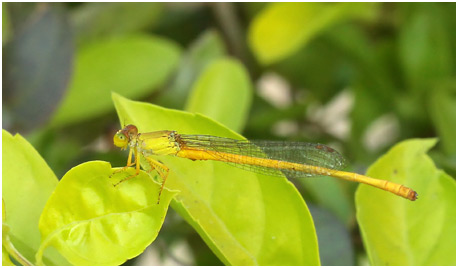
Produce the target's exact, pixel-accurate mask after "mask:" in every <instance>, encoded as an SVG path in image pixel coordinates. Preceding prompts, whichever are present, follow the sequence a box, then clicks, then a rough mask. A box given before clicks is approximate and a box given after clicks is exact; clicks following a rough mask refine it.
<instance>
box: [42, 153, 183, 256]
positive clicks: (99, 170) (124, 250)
mask: <svg viewBox="0 0 458 268" xmlns="http://www.w3.org/2000/svg"><path fill="white" fill-rule="evenodd" d="M133 172H134V170H129V172H120V173H117V174H116V175H115V176H112V177H111V178H110V176H111V175H112V174H113V169H112V168H111V166H110V164H109V163H107V162H101V161H94V162H87V163H84V164H81V165H79V166H76V167H74V168H72V169H71V170H70V171H69V172H67V174H65V176H64V177H63V178H62V180H61V181H60V182H59V184H58V186H57V187H56V189H55V191H54V192H53V194H52V196H51V198H50V199H49V201H48V202H47V203H46V206H45V208H44V210H43V214H42V215H41V217H40V223H39V227H40V231H41V233H42V237H43V242H42V244H41V247H40V250H39V251H38V253H37V256H36V258H37V262H38V263H39V264H43V263H41V254H43V252H44V250H45V249H46V248H47V247H49V246H52V247H54V248H55V249H57V250H58V251H59V252H60V253H61V254H62V255H63V256H65V257H66V258H67V260H68V261H69V262H70V263H72V264H74V265H119V264H122V263H123V262H125V261H126V260H127V259H130V258H133V257H135V256H137V255H139V254H140V253H142V252H143V251H144V250H145V248H146V247H147V246H148V245H149V244H151V242H152V241H153V240H154V239H155V238H156V236H157V234H158V233H159V230H160V228H161V226H162V223H163V222H164V218H165V214H166V213H167V209H168V206H169V203H170V200H171V199H172V197H173V196H174V194H175V193H174V192H171V191H169V190H167V189H165V190H164V191H163V193H162V195H161V202H160V203H159V204H157V193H159V189H160V184H158V183H155V182H154V181H153V180H152V179H151V177H150V176H148V175H147V174H146V173H145V172H143V171H142V172H141V174H139V175H138V176H137V177H135V179H131V180H128V181H125V182H123V183H121V184H119V185H118V186H116V187H114V186H113V185H114V184H115V183H117V182H119V180H121V179H123V178H125V177H126V176H128V174H132V173H133ZM125 173H128V174H125Z"/></svg>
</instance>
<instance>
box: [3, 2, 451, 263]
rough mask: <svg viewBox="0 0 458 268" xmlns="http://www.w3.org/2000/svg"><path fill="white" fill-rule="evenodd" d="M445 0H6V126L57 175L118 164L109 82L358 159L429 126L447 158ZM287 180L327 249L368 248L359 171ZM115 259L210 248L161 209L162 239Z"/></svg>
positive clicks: (442, 159) (240, 127) (444, 162)
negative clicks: (361, 224)
mask: <svg viewBox="0 0 458 268" xmlns="http://www.w3.org/2000/svg"><path fill="white" fill-rule="evenodd" d="M455 6H456V4H455V3H305V4H303V3H268V4H266V3H66V4H58V3H53V4H47V3H35V4H34V3H2V14H3V21H2V29H3V36H2V37H3V39H2V44H3V59H2V60H3V91H2V97H3V102H2V112H3V116H2V127H3V128H4V129H6V130H8V131H9V132H11V133H13V134H14V133H20V134H21V135H23V136H25V137H26V139H27V140H29V141H30V142H31V143H32V144H33V146H34V147H35V148H36V149H37V150H38V151H39V153H40V154H41V155H42V156H43V158H44V159H45V160H46V161H47V163H48V164H49V165H50V167H51V168H52V170H53V171H54V172H55V173H56V175H57V177H59V178H61V177H62V176H63V174H65V173H66V172H67V171H68V170H69V169H70V168H72V167H73V166H75V165H78V164H80V163H83V162H86V161H89V160H105V161H109V162H111V163H112V165H113V166H123V165H125V162H126V155H125V153H121V152H119V150H117V149H115V148H114V146H113V145H112V137H113V134H114V133H115V131H116V130H117V129H118V128H120V123H119V120H118V118H117V116H116V113H115V110H114V106H113V103H112V100H111V92H112V91H114V92H117V93H119V94H121V95H123V96H125V97H128V98H131V99H136V100H142V101H145V102H150V103H154V104H157V105H161V106H164V107H168V108H174V109H180V110H187V111H192V112H200V113H203V114H205V115H207V116H209V117H211V118H214V119H215V120H218V121H220V122H221V123H223V124H225V125H226V126H228V127H229V128H231V129H233V130H235V131H237V132H239V133H242V134H243V135H244V136H245V137H247V138H248V139H252V140H255V139H269V140H290V141H308V142H319V143H324V144H328V145H331V146H333V147H334V148H336V149H337V150H339V151H340V152H341V153H342V154H343V155H345V156H346V158H347V159H348V163H349V170H353V171H356V172H359V173H364V172H365V169H366V167H367V166H368V165H370V164H371V163H372V162H373V161H375V160H376V159H377V158H378V157H380V156H381V155H382V154H383V153H385V152H386V151H387V150H388V149H389V148H390V147H391V146H392V145H394V144H395V143H397V142H399V141H401V140H404V139H408V138H421V137H439V143H438V146H436V147H435V148H434V150H433V151H431V153H430V156H431V157H432V158H433V159H434V160H435V163H436V165H437V166H438V167H439V168H442V169H444V170H445V171H446V172H447V173H449V174H456V172H455V169H456V164H455V163H456V77H455V73H456V67H455V66H456V63H455V58H456V53H455V51H456V43H455V40H456V29H455V21H456V13H455V10H456V9H455ZM228 115H230V116H228ZM234 117H236V118H237V120H233V118H234ZM151 120H154V118H151ZM125 123H129V122H125ZM188 134H205V133H188ZM294 183H295V184H296V186H297V187H298V189H299V191H300V192H301V193H302V194H303V196H304V199H305V200H306V202H307V205H308V206H309V208H310V210H311V212H312V215H313V218H314V221H315V226H316V228H317V233H318V239H319V245H320V258H321V262H322V264H323V265H365V264H368V262H367V256H366V254H365V252H364V248H363V245H362V242H361V237H360V234H359V231H358V227H357V224H356V220H355V211H354V205H353V202H354V201H353V196H354V191H355V189H356V186H357V185H355V184H351V183H346V182H343V183H341V182H336V181H335V180H334V179H328V178H322V179H310V180H301V181H294ZM279 202H281V201H280V200H279ZM126 264H130V265H140V264H148V265H160V264H162V265H165V264H175V265H219V264H221V262H220V261H219V260H218V259H217V258H216V257H215V256H214V255H213V253H212V252H211V251H210V250H209V249H208V247H207V246H206V245H205V243H204V242H203V241H202V240H201V239H200V237H199V236H198V234H197V233H196V232H195V231H194V230H193V229H192V228H191V227H190V226H189V225H188V224H187V223H186V222H184V220H183V219H181V218H180V216H178V215H177V214H176V213H175V212H174V211H172V210H170V211H169V213H168V216H167V219H166V222H165V224H164V227H163V229H162V230H161V232H160V234H159V236H158V238H157V240H156V241H155V242H154V243H153V244H152V245H151V246H150V247H149V248H148V249H147V250H146V251H145V253H144V254H142V255H141V256H139V257H138V258H136V259H133V260H130V261H128V262H127V263H126Z"/></svg>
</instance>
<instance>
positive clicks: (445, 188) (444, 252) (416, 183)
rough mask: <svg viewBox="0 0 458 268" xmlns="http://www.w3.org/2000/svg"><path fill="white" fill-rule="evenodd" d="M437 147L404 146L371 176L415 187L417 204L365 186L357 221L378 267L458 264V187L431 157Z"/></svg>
mask: <svg viewBox="0 0 458 268" xmlns="http://www.w3.org/2000/svg"><path fill="white" fill-rule="evenodd" d="M435 143H436V140H435V139H424V140H420V139H417V140H408V141H405V142H402V143H399V144H398V145H396V146H395V147H393V148H392V149H391V150H390V151H389V152H388V153H387V154H386V155H384V156H383V157H382V158H380V159H379V160H378V161H377V162H376V163H375V164H374V165H372V166H371V167H370V169H369V170H368V172H367V175H368V176H371V177H375V178H383V179H386V180H389V181H394V182H397V183H401V184H404V185H406V186H409V187H411V188H413V189H414V190H415V191H417V193H418V195H419V197H418V198H419V199H418V200H416V201H415V202H411V201H407V200H405V199H402V198H400V197H398V196H395V195H393V194H390V193H387V192H384V191H381V190H379V189H376V188H374V187H369V186H366V185H360V186H359V189H358V190H357V193H356V205H357V219H358V224H359V226H360V229H361V233H362V236H363V240H364V245H365V247H366V251H367V253H368V255H369V259H370V262H371V263H372V264H373V265H428V266H438V265H455V264H456V254H455V253H456V241H455V239H456V235H455V234H456V203H455V202H456V198H455V197H456V184H455V181H454V180H453V179H452V178H451V177H450V176H449V175H447V174H446V173H444V172H443V171H441V170H438V169H437V168H436V167H435V165H434V163H433V161H432V160H431V159H430V158H429V157H428V156H427V155H426V152H427V151H428V150H429V149H430V148H431V147H432V146H434V144H435Z"/></svg>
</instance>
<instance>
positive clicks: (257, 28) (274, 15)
mask: <svg viewBox="0 0 458 268" xmlns="http://www.w3.org/2000/svg"><path fill="white" fill-rule="evenodd" d="M376 5H377V4H374V3H334V4H329V3H271V4H270V5H269V6H268V7H267V8H265V9H264V10H263V11H262V12H260V13H259V14H257V16H256V17H255V19H254V20H253V22H252V23H251V25H250V29H249V33H248V39H249V43H250V46H251V49H252V50H253V52H254V53H255V55H256V56H257V58H258V60H259V61H260V62H261V63H263V64H271V63H274V62H277V61H279V60H282V59H284V58H285V57H287V56H289V55H291V54H292V53H294V52H295V51H297V50H298V49H299V48H300V47H301V46H303V45H305V44H306V43H307V42H308V41H309V40H311V39H312V38H313V37H314V36H315V35H317V34H319V33H320V32H321V31H323V30H324V29H325V28H327V27H329V26H331V25H333V24H336V23H337V22H340V21H342V20H343V19H348V18H355V17H357V18H372V17H374V15H375V14H376V13H375V12H374V11H375V10H376V9H375V7H376Z"/></svg>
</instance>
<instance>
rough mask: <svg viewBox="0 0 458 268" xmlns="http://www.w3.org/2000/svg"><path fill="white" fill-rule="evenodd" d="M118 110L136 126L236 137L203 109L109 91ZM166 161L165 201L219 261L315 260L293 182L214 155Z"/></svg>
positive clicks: (307, 223) (311, 234)
mask: <svg viewBox="0 0 458 268" xmlns="http://www.w3.org/2000/svg"><path fill="white" fill-rule="evenodd" d="M113 100H114V102H115V106H116V109H117V111H118V114H119V117H120V118H124V119H126V120H127V121H128V122H129V123H131V124H135V125H136V126H137V127H138V128H139V131H140V132H151V131H157V130H164V129H168V130H176V131H178V133H187V134H210V135H216V136H221V137H232V138H237V139H241V138H242V137H241V136H239V135H237V134H236V133H234V132H232V131H230V130H228V129H227V128H224V127H223V126H221V125H219V124H217V123H215V122H213V121H211V120H210V119H208V118H207V117H204V116H201V115H196V114H192V113H186V112H181V111H176V110H170V109H165V108H161V107H158V106H154V105H151V104H148V103H142V102H134V101H130V100H128V99H125V98H123V97H121V96H119V95H118V94H113ZM158 159H160V161H162V162H163V163H164V164H165V165H166V166H168V167H169V168H170V172H169V178H168V180H167V184H166V187H168V188H169V189H174V190H180V193H179V194H178V195H177V196H176V197H175V199H174V202H172V207H173V208H174V209H175V210H176V211H178V212H179V213H180V214H181V215H182V216H183V217H184V218H185V219H186V220H187V221H188V222H189V223H190V224H191V226H193V228H194V229H195V230H196V231H197V232H198V233H199V234H200V235H201V237H202V238H203V239H204V241H205V242H206V243H207V245H208V246H209V247H210V248H211V249H212V250H213V252H214V253H215V254H216V255H217V256H218V258H219V259H220V260H221V261H222V262H224V263H225V264H231V265H317V264H319V257H318V248H317V246H318V245H317V241H316V234H315V228H314V226H313V222H312V219H311V216H310V213H309V211H308V209H307V207H306V205H305V203H304V201H303V199H302V198H301V196H300V195H299V193H298V192H297V190H296V189H295V188H294V186H293V185H292V184H291V183H290V182H288V181H287V180H286V179H285V178H277V177H268V176H264V175H258V174H255V173H251V172H248V171H244V170H241V169H237V168H233V167H231V166H229V165H227V164H224V163H221V162H216V161H191V160H188V159H181V158H177V157H171V156H164V157H158Z"/></svg>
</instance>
